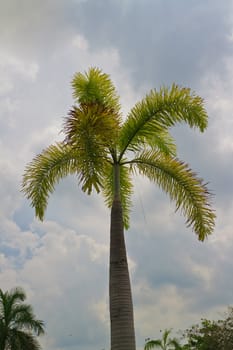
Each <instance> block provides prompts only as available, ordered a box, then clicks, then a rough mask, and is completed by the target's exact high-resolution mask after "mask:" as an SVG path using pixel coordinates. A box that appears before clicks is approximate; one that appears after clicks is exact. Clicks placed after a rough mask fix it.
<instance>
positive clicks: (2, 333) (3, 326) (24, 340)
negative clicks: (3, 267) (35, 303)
mask: <svg viewBox="0 0 233 350" xmlns="http://www.w3.org/2000/svg"><path fill="white" fill-rule="evenodd" d="M25 299H26V295H25V293H24V291H23V290H22V289H21V288H15V289H12V290H11V291H10V292H5V293H4V292H3V291H2V290H1V289H0V350H39V349H40V345H39V343H38V341H37V339H36V336H38V335H40V334H44V323H43V321H40V320H37V319H36V318H35V315H34V313H33V310H32V307H31V305H28V304H25V303H23V302H24V300H25Z"/></svg>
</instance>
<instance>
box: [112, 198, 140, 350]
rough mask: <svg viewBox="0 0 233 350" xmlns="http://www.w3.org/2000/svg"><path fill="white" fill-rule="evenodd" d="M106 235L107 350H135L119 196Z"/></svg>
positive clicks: (114, 203)
mask: <svg viewBox="0 0 233 350" xmlns="http://www.w3.org/2000/svg"><path fill="white" fill-rule="evenodd" d="M110 231H111V235H110V280H109V300H110V321H111V350H135V349H136V345H135V333H134V318H133V303H132V295H131V287H130V278H129V270H128V262H127V254H126V248H125V240H124V227H123V216H122V206H121V201H120V198H119V196H116V197H115V199H114V201H113V205H112V210H111V230H110Z"/></svg>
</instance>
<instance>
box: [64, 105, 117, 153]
mask: <svg viewBox="0 0 233 350" xmlns="http://www.w3.org/2000/svg"><path fill="white" fill-rule="evenodd" d="M119 129H120V125H119V120H118V115H114V114H113V111H112V110H109V109H107V108H106V107H103V106H102V105H98V104H89V105H82V106H81V107H76V106H74V107H73V108H72V109H71V110H70V112H69V114H68V116H67V117H66V118H65V123H64V127H63V131H64V133H65V136H66V139H65V141H66V142H67V143H69V144H70V145H72V146H73V147H76V148H80V147H82V148H83V142H84V144H85V141H86V138H88V140H89V138H90V137H91V138H92V139H93V141H92V142H93V143H94V144H96V146H97V147H98V148H99V147H101V148H102V149H103V150H106V148H111V147H113V145H115V142H116V138H117V136H118V133H119Z"/></svg>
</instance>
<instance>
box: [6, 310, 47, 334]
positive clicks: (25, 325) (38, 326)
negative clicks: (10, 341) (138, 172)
mask: <svg viewBox="0 0 233 350" xmlns="http://www.w3.org/2000/svg"><path fill="white" fill-rule="evenodd" d="M11 319H12V321H13V322H14V325H15V326H17V328H18V329H30V330H32V331H33V332H34V333H35V334H36V335H40V334H44V322H43V321H42V320H37V319H36V316H35V314H34V313H33V309H32V306H31V305H29V304H19V305H16V306H15V307H14V308H13V309H12V310H11Z"/></svg>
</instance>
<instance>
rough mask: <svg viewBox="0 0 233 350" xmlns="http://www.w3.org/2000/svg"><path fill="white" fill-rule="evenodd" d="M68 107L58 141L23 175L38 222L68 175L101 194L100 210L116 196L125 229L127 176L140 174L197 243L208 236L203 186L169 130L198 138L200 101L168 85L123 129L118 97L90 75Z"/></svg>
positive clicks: (79, 77) (210, 217)
mask: <svg viewBox="0 0 233 350" xmlns="http://www.w3.org/2000/svg"><path fill="white" fill-rule="evenodd" d="M72 87H73V96H74V99H75V105H74V106H73V107H72V108H71V110H70V112H69V113H68V116H67V117H66V118H65V121H64V126H63V132H64V134H65V137H64V141H63V142H60V143H56V144H54V145H51V146H49V147H48V148H46V149H45V150H44V151H42V153H41V154H39V155H37V156H36V157H35V158H34V159H33V161H32V162H31V163H29V164H28V166H27V167H26V170H25V173H24V177H23V184H22V190H23V192H24V193H25V195H26V196H27V197H28V199H30V201H31V205H32V206H33V207H34V208H35V212H36V215H37V216H38V218H39V219H41V220H43V218H44V213H45V210H46V207H47V204H48V197H49V195H50V194H51V193H52V192H53V191H54V188H55V185H56V184H57V183H58V182H59V181H60V180H61V179H62V178H63V177H65V176H67V175H68V174H74V175H76V176H77V178H78V181H79V183H80V185H81V188H82V190H83V191H84V192H87V193H88V194H90V193H91V192H92V190H93V189H94V190H95V191H97V192H102V194H103V196H104V198H105V202H106V204H107V206H108V207H111V205H112V202H113V198H114V196H115V194H116V187H117V185H116V181H115V178H114V174H115V171H116V166H117V167H118V168H119V183H120V185H119V188H120V196H121V201H122V205H123V213H124V224H125V227H126V228H128V227H129V211H130V207H131V195H132V192H133V188H132V176H133V175H134V174H135V173H139V174H142V175H143V176H145V177H147V178H149V180H150V181H152V182H154V183H156V184H157V185H158V186H159V187H161V189H162V190H164V191H165V192H166V193H168V195H169V196H170V198H171V200H173V201H174V202H175V204H176V209H181V211H182V213H183V214H184V216H185V217H186V223H187V226H191V227H192V228H193V230H194V232H195V233H196V234H197V236H198V238H199V239H200V240H204V239H205V238H206V237H207V236H208V235H209V234H211V233H212V231H213V228H214V220H215V213H214V212H213V210H212V209H211V206H210V199H211V194H210V192H209V191H208V189H207V187H206V185H205V184H204V182H203V180H202V179H201V178H199V177H198V176H197V175H196V174H195V173H194V172H193V171H192V170H191V169H190V168H189V166H188V164H185V163H183V162H182V161H180V160H179V159H178V158H177V155H176V145H175V141H174V139H173V137H172V136H171V134H170V128H171V127H172V126H174V125H176V124H177V123H183V122H184V123H186V124H188V125H189V126H190V127H191V128H198V129H199V130H200V131H201V132H203V131H204V130H205V129H206V127H207V122H208V116H207V113H206V110H205V108H204V102H203V100H202V98H200V97H199V96H198V95H196V94H195V93H194V92H192V91H191V90H190V89H189V88H183V87H179V86H177V85H175V84H173V85H172V86H171V88H166V87H162V88H161V89H160V90H158V91H157V90H156V89H154V90H151V92H150V93H149V94H148V95H147V96H146V97H145V98H143V99H142V100H141V101H139V102H138V103H137V104H136V105H135V106H134V107H133V108H132V109H131V111H130V112H129V113H128V116H127V118H126V119H125V121H123V119H122V116H121V113H120V103H119V97H118V94H117V92H116V89H115V87H114V85H113V83H112V82H111V80H110V78H109V76H108V75H107V74H105V73H103V72H102V71H101V70H100V69H98V68H90V69H89V70H88V71H87V72H86V73H84V74H82V73H77V74H75V76H74V78H73V80H72Z"/></svg>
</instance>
